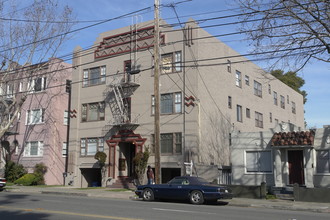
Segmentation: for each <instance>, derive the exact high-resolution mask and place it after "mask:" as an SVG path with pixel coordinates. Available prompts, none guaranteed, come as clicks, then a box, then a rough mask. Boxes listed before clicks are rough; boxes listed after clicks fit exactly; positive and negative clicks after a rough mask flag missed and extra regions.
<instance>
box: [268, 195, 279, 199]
mask: <svg viewBox="0 0 330 220" xmlns="http://www.w3.org/2000/svg"><path fill="white" fill-rule="evenodd" d="M266 199H277V198H276V196H275V195H271V194H267V195H266Z"/></svg>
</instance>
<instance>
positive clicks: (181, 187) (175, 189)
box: [168, 178, 189, 199]
mask: <svg viewBox="0 0 330 220" xmlns="http://www.w3.org/2000/svg"><path fill="white" fill-rule="evenodd" d="M168 187H169V189H168V197H169V198H170V199H186V198H187V197H188V196H187V195H188V193H189V181H188V180H187V179H186V178H180V179H176V180H175V181H172V182H171V183H170V184H169V186H168Z"/></svg>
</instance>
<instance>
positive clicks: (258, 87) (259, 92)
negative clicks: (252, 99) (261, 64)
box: [254, 80, 262, 97]
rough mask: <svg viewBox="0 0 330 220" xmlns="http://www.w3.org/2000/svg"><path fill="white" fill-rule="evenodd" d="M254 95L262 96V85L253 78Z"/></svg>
mask: <svg viewBox="0 0 330 220" xmlns="http://www.w3.org/2000/svg"><path fill="white" fill-rule="evenodd" d="M254 95H256V96H258V97H262V86H261V83H259V82H257V81H255V80H254Z"/></svg>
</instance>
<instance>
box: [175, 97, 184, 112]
mask: <svg viewBox="0 0 330 220" xmlns="http://www.w3.org/2000/svg"><path fill="white" fill-rule="evenodd" d="M181 96H182V95H181V92H176V93H174V113H181V112H182V110H181V108H182V97H181Z"/></svg>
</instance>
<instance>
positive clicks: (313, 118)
mask: <svg viewBox="0 0 330 220" xmlns="http://www.w3.org/2000/svg"><path fill="white" fill-rule="evenodd" d="M182 1H184V0H161V4H163V5H169V4H172V3H175V2H182ZM59 2H60V4H68V5H69V6H71V7H72V8H73V9H74V13H75V15H76V19H77V20H78V21H90V20H92V21H95V20H105V19H110V18H114V17H117V16H120V15H123V14H127V13H131V12H134V11H136V10H139V9H142V8H146V7H151V9H152V10H147V11H145V12H143V13H142V14H140V15H139V16H137V18H138V21H147V20H151V19H153V16H154V15H153V4H154V0H93V1H90V0H59ZM235 8H237V5H235V3H233V1H226V0H192V1H187V2H183V3H181V4H177V5H176V7H175V10H176V13H177V14H178V16H179V18H180V21H181V22H184V21H186V20H187V19H188V18H189V17H192V18H194V19H203V18H210V17H218V16H223V15H229V14H236V13H238V11H235V10H233V9H235ZM161 18H164V19H165V20H166V21H167V22H168V23H176V22H178V20H177V18H176V14H175V11H174V10H173V9H172V8H171V7H162V9H161ZM135 19H136V18H134V19H133V18H132V17H128V18H124V19H118V20H114V21H110V22H107V23H105V24H102V25H97V26H95V27H92V28H88V29H85V30H83V31H80V32H78V33H75V34H74V35H73V36H72V38H71V40H70V41H69V42H68V43H66V44H65V47H64V49H63V51H62V52H61V53H60V55H62V54H68V53H71V52H72V51H73V48H74V47H75V46H77V45H80V46H81V47H83V48H86V47H89V46H91V45H92V44H93V42H94V41H95V39H96V38H97V37H98V34H99V33H102V32H105V31H108V30H112V29H116V28H120V27H123V26H127V25H131V24H132V22H133V21H134V20H135ZM232 21H234V20H233V18H231V20H216V21H213V24H217V23H218V24H219V23H226V22H232ZM90 24H93V23H80V24H78V25H77V26H76V28H77V27H83V26H87V25H90ZM210 24H212V23H211V22H205V23H201V24H200V25H201V26H202V25H210ZM207 31H208V32H210V33H211V34H213V35H216V34H222V33H232V32H235V31H237V27H235V26H233V25H231V26H221V27H217V28H209V29H207ZM245 38H246V36H244V35H231V36H229V37H222V38H220V39H221V40H222V41H223V42H225V43H226V44H228V45H229V46H231V47H232V48H234V49H235V50H236V51H238V52H239V53H241V54H243V53H248V52H250V49H251V48H249V44H248V41H246V40H244V39H245ZM249 58H250V59H251V58H252V57H249ZM256 63H257V64H258V65H259V66H261V67H263V68H266V67H267V66H265V63H258V62H256ZM298 75H299V76H301V77H303V79H304V80H305V85H304V87H303V88H302V89H303V90H306V91H307V93H308V97H307V99H308V101H307V103H306V104H305V119H306V122H307V126H308V128H311V127H317V128H320V127H322V126H323V125H330V89H329V82H330V64H329V63H328V64H326V63H322V62H317V61H314V62H313V63H310V64H308V65H307V66H306V67H305V69H303V70H302V71H300V72H299V73H298Z"/></svg>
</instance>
